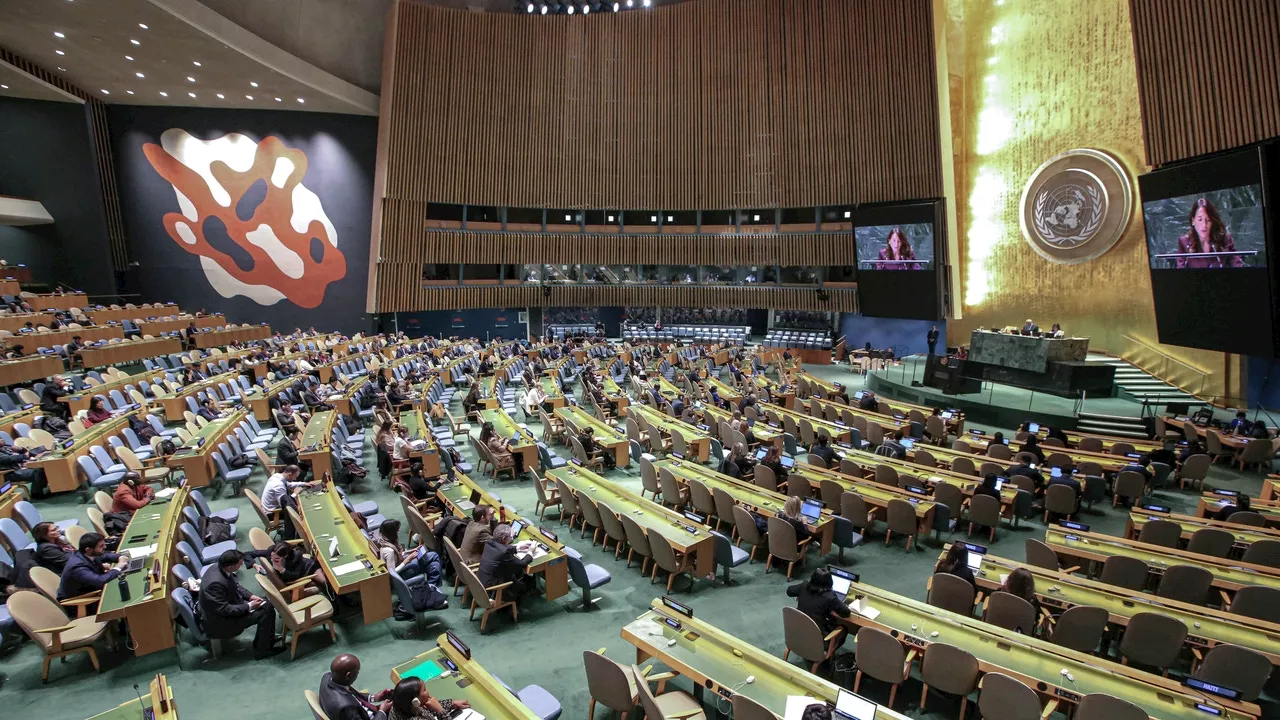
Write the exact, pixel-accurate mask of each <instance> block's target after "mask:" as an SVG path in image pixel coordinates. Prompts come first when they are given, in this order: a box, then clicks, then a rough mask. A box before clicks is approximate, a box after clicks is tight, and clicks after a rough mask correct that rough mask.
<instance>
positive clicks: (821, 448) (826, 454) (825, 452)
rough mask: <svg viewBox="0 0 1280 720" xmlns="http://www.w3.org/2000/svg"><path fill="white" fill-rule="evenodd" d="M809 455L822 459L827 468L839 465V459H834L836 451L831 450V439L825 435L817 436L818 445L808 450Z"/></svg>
mask: <svg viewBox="0 0 1280 720" xmlns="http://www.w3.org/2000/svg"><path fill="white" fill-rule="evenodd" d="M809 454H810V455H817V456H818V457H820V458H822V461H823V462H825V463H826V464H827V467H831V466H833V465H839V464H840V459H839V458H838V457H836V451H835V450H832V449H831V439H830V438H828V437H827V436H826V435H819V436H818V444H817V445H814V446H813V447H811V448H809Z"/></svg>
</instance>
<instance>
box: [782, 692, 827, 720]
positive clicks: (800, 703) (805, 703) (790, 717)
mask: <svg viewBox="0 0 1280 720" xmlns="http://www.w3.org/2000/svg"><path fill="white" fill-rule="evenodd" d="M818 702H822V701H821V700H819V699H817V698H811V697H808V696H807V695H788V696H787V709H786V710H785V711H784V713H783V715H782V720H800V716H801V715H804V709H805V708H807V707H809V706H810V705H812V704H814V703H818Z"/></svg>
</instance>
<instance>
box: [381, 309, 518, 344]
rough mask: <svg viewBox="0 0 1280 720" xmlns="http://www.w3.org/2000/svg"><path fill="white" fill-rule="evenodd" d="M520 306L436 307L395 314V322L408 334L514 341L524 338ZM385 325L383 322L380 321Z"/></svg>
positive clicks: (394, 327)
mask: <svg viewBox="0 0 1280 720" xmlns="http://www.w3.org/2000/svg"><path fill="white" fill-rule="evenodd" d="M520 312H521V309H520V308H475V309H471V310H437V311H435V312H402V313H396V314H395V323H396V324H395V325H394V326H391V327H385V328H384V329H385V330H387V331H390V330H393V329H399V330H400V331H401V332H403V333H405V334H406V335H408V336H409V337H423V336H426V335H430V336H432V337H437V338H440V337H444V338H447V337H451V336H454V335H456V336H458V337H478V338H482V339H491V338H498V337H501V338H505V339H507V340H514V339H517V338H523V337H526V335H527V332H528V329H527V328H526V326H525V324H524V323H522V322H520ZM384 325H385V323H384Z"/></svg>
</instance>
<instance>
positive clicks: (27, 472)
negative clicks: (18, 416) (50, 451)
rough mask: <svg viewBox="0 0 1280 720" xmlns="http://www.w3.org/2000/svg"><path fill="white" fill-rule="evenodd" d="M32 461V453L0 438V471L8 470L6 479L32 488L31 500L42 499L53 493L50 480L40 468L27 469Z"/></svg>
mask: <svg viewBox="0 0 1280 720" xmlns="http://www.w3.org/2000/svg"><path fill="white" fill-rule="evenodd" d="M30 459H31V451H30V450H28V449H26V448H20V447H17V446H15V445H12V444H10V443H8V442H6V441H5V440H4V439H3V438H0V470H8V471H9V472H8V473H6V475H5V477H6V479H8V480H11V481H13V482H19V483H25V484H26V485H27V486H28V487H29V488H31V499H32V500H35V499H37V498H42V497H45V496H47V495H51V494H52V493H51V492H50V490H49V480H48V478H46V477H45V475H44V470H42V469H40V468H29V467H27V461H28V460H30Z"/></svg>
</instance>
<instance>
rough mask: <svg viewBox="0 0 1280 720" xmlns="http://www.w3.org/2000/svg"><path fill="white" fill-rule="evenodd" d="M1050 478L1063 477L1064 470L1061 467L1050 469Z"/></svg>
mask: <svg viewBox="0 0 1280 720" xmlns="http://www.w3.org/2000/svg"><path fill="white" fill-rule="evenodd" d="M1049 477H1054V478H1060V477H1062V468H1060V467H1055V468H1049Z"/></svg>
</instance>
